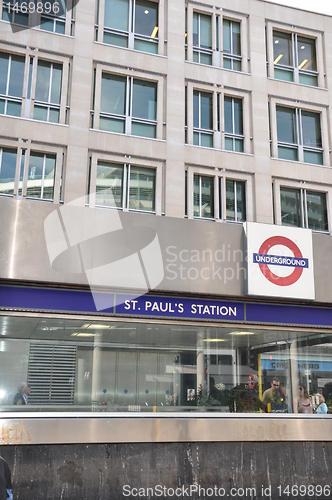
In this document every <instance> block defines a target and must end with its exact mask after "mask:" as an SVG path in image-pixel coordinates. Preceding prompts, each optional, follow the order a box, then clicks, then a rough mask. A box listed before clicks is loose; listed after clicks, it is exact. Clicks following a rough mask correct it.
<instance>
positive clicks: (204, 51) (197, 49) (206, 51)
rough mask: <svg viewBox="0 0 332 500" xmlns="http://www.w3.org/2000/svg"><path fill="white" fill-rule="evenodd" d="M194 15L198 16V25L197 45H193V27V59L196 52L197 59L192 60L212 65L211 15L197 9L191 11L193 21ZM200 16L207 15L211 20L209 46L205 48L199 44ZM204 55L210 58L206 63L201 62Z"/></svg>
mask: <svg viewBox="0 0 332 500" xmlns="http://www.w3.org/2000/svg"><path fill="white" fill-rule="evenodd" d="M195 15H197V16H198V19H197V26H198V45H194V29H193V61H194V59H195V54H197V58H198V61H194V62H197V63H198V64H205V65H207V66H212V55H213V49H212V46H213V44H212V39H213V35H212V22H213V16H212V15H210V14H206V13H204V14H203V13H202V12H199V11H196V10H195V11H193V22H194V18H195ZM201 16H204V17H209V18H210V20H211V47H210V48H205V47H202V46H201V31H202V30H201ZM204 56H208V57H209V58H210V60H211V62H209V63H207V62H202V61H201V58H202V57H204Z"/></svg>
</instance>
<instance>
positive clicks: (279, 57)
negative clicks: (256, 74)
mask: <svg viewBox="0 0 332 500" xmlns="http://www.w3.org/2000/svg"><path fill="white" fill-rule="evenodd" d="M283 55H284V54H279V55H278V57H276V58H275V60H274V64H278V62H279V61H280V59H281V58H282V57H283Z"/></svg>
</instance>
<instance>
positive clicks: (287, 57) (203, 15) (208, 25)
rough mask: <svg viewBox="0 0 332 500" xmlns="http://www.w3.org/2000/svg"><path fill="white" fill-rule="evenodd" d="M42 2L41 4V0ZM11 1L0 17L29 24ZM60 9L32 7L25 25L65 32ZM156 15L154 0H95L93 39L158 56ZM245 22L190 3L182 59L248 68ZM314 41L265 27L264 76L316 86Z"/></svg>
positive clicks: (313, 36)
mask: <svg viewBox="0 0 332 500" xmlns="http://www.w3.org/2000/svg"><path fill="white" fill-rule="evenodd" d="M45 1H46V0H43V1H42V3H43V4H45ZM14 5H15V0H8V1H7V0H6V1H3V8H2V20H3V21H8V22H14V23H17V24H21V25H24V26H29V14H28V13H22V12H21V10H19V11H17V12H15V9H14ZM16 5H17V2H16ZM63 10H65V9H61V11H60V14H59V15H53V16H52V15H51V12H50V13H49V14H48V15H47V14H45V8H44V9H43V13H42V14H41V13H38V12H37V10H36V12H35V11H34V12H33V13H32V14H30V16H34V17H36V16H38V19H36V20H33V21H31V22H30V26H36V25H37V26H39V27H40V29H44V30H47V31H52V32H55V33H60V34H64V33H65V31H66V28H65V23H66V15H65V12H63ZM161 10H162V9H161ZM72 12H73V11H72ZM159 14H160V13H159V4H158V2H156V1H149V0H98V8H97V26H98V28H97V33H96V40H98V41H100V42H103V43H106V44H110V45H115V46H118V47H126V48H130V49H134V50H140V51H143V52H149V53H153V54H157V53H158V42H159V38H158V34H159V31H160V24H162V23H163V22H164V21H163V19H159ZM71 18H73V14H72V15H71ZM189 21H190V22H189ZM247 24H248V21H247V18H246V17H245V16H243V17H240V18H238V19H236V18H227V17H226V18H225V17H221V16H220V15H216V13H215V12H214V10H213V8H210V9H207V10H205V11H204V10H203V11H198V10H194V7H193V5H192V4H191V3H190V4H188V6H187V8H186V25H185V49H186V59H187V60H190V61H193V62H197V63H200V64H206V65H214V66H219V67H220V66H222V67H223V68H225V69H230V70H233V71H245V70H246V69H247V68H244V67H243V61H244V62H245V61H246V60H248V59H249V54H243V52H244V51H246V52H247V49H244V46H245V45H246V44H245V43H243V39H244V38H245V36H243V35H242V36H241V32H242V31H244V32H246V31H247V29H248V26H247ZM267 24H268V26H269V23H267ZM70 33H72V30H71V31H70ZM189 41H190V42H189ZM317 43H320V40H319V38H317V35H315V34H314V33H313V34H312V35H311V36H308V35H307V34H306V33H297V32H294V31H293V30H292V28H289V29H288V30H287V29H286V28H285V27H283V28H282V29H281V28H273V27H272V29H271V30H269V29H268V30H267V49H268V50H267V61H268V64H269V65H270V66H271V68H272V67H273V71H272V72H271V71H270V70H268V74H269V76H271V77H273V78H275V79H279V80H285V81H288V82H295V83H301V84H304V85H311V86H318V84H319V82H318V64H317V48H316V44H317ZM271 45H272V47H271ZM271 58H273V60H272V59H271Z"/></svg>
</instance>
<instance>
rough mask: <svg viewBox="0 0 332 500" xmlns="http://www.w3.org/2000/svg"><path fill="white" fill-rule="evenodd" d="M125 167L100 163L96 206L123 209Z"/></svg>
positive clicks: (98, 166)
mask: <svg viewBox="0 0 332 500" xmlns="http://www.w3.org/2000/svg"><path fill="white" fill-rule="evenodd" d="M122 185H123V166H122V165H117V164H116V163H107V162H102V161H99V162H98V165H97V178H96V205H100V206H106V207H117V208H122V206H123V203H122Z"/></svg>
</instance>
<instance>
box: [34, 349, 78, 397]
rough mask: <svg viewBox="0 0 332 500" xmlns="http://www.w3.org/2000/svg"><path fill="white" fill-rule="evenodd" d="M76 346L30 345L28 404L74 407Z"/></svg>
mask: <svg viewBox="0 0 332 500" xmlns="http://www.w3.org/2000/svg"><path fill="white" fill-rule="evenodd" d="M75 371H76V346H67V345H59V344H33V343H32V344H30V350H29V366H28V384H29V385H30V387H31V394H30V396H29V403H31V404H36V405H49V404H51V405H72V404H73V403H74V389H75Z"/></svg>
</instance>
